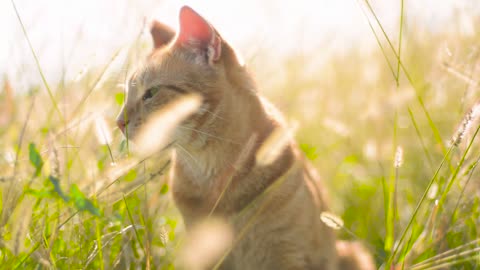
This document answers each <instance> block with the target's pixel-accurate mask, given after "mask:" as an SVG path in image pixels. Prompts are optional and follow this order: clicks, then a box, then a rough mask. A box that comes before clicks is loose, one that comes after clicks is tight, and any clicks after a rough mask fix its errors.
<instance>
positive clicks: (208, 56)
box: [117, 6, 245, 139]
mask: <svg viewBox="0 0 480 270" xmlns="http://www.w3.org/2000/svg"><path fill="white" fill-rule="evenodd" d="M179 21H180V27H179V31H178V33H175V31H173V30H172V29H171V28H169V27H168V26H166V25H163V24H161V23H159V22H156V21H154V22H153V23H152V24H151V28H150V33H151V35H152V39H153V45H154V46H153V51H152V52H151V54H150V55H149V57H148V58H147V59H146V61H145V63H144V65H143V66H142V67H140V68H139V69H137V70H136V71H135V72H134V73H133V75H132V76H131V77H130V79H129V80H128V81H127V86H126V87H127V93H128V94H127V98H126V102H125V104H124V106H123V108H122V111H121V112H120V114H119V116H118V118H117V125H118V127H119V128H120V130H121V131H122V132H123V133H124V134H126V135H127V137H129V138H130V139H131V138H134V137H135V136H136V135H137V133H138V132H139V130H140V129H141V128H142V126H143V125H144V124H145V122H146V121H147V120H148V119H149V117H150V116H151V115H152V114H154V113H155V112H156V111H159V110H161V109H162V108H165V106H167V104H170V103H171V102H173V101H174V100H176V99H178V98H181V97H183V96H185V95H188V94H197V95H199V96H200V97H201V99H202V105H201V106H200V108H199V109H198V110H197V111H196V112H195V113H193V114H192V115H190V116H189V117H188V118H187V119H186V120H184V121H183V122H182V123H181V126H182V127H184V128H183V129H181V130H180V129H177V130H176V131H175V134H176V136H180V135H181V136H183V137H188V136H194V134H192V131H193V130H199V129H202V128H205V127H203V125H205V124H206V123H207V122H209V120H210V118H211V117H213V116H214V115H212V112H214V111H215V110H216V108H217V106H219V104H220V103H221V101H222V98H223V97H224V96H225V94H226V92H225V91H226V89H231V88H235V87H233V86H234V85H236V84H241V81H245V80H244V79H243V78H241V77H242V76H243V75H242V74H243V73H244V69H243V66H242V65H241V64H240V63H239V61H238V60H237V57H236V55H235V53H234V51H233V50H232V49H231V47H230V46H229V45H228V44H227V43H226V42H225V41H224V40H223V39H222V38H221V36H220V35H219V34H218V32H217V31H216V30H215V29H214V28H213V27H212V26H211V24H210V23H208V22H207V21H206V20H205V19H204V18H202V17H201V16H200V15H199V14H197V13H196V12H195V11H194V10H193V9H191V8H190V7H186V6H185V7H183V8H182V9H181V10H180V15H179ZM174 139H178V138H174Z"/></svg>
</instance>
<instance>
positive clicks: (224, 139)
mask: <svg viewBox="0 0 480 270" xmlns="http://www.w3.org/2000/svg"><path fill="white" fill-rule="evenodd" d="M178 128H183V129H188V130H191V131H194V132H197V133H200V134H202V135H205V136H208V137H211V138H214V139H217V140H220V141H224V142H229V143H233V144H238V145H240V143H238V142H236V141H233V140H230V139H226V138H222V137H218V136H215V135H213V134H210V133H208V132H205V131H202V130H199V129H196V128H191V127H186V126H182V125H179V126H178Z"/></svg>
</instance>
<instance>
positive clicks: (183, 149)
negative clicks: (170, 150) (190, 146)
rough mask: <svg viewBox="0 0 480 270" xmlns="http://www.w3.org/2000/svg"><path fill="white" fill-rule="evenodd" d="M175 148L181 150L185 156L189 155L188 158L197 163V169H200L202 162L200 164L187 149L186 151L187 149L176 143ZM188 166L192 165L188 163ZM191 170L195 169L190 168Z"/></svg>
mask: <svg viewBox="0 0 480 270" xmlns="http://www.w3.org/2000/svg"><path fill="white" fill-rule="evenodd" d="M175 146H176V147H177V148H176V149H178V150H181V151H183V152H184V153H185V154H187V156H188V157H189V158H190V159H191V160H192V161H193V163H195V166H196V167H197V169H200V162H198V160H197V159H196V158H195V157H194V156H193V155H192V154H191V153H190V152H189V151H188V150H187V149H185V147H183V146H181V145H180V144H179V143H175ZM186 164H190V163H188V162H187V163H186ZM189 166H190V165H189ZM190 169H193V168H190Z"/></svg>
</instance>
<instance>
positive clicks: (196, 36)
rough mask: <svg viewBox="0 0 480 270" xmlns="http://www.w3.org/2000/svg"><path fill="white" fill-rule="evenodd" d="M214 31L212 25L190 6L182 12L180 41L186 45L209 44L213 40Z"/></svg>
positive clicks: (183, 8)
mask: <svg viewBox="0 0 480 270" xmlns="http://www.w3.org/2000/svg"><path fill="white" fill-rule="evenodd" d="M213 35H214V32H213V29H212V27H211V26H210V24H209V23H208V22H207V21H206V20H205V19H204V18H202V17H201V16H200V15H198V13H196V12H195V11H194V10H193V9H191V8H190V7H188V6H184V7H182V9H181V10H180V33H179V35H178V39H179V41H180V42H182V43H185V42H189V43H198V42H201V43H202V45H207V44H209V43H210V42H211V41H212V39H213Z"/></svg>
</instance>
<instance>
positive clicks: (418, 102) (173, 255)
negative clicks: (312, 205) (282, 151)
mask: <svg viewBox="0 0 480 270" xmlns="http://www.w3.org/2000/svg"><path fill="white" fill-rule="evenodd" d="M358 3H359V6H360V7H361V10H362V11H363V12H364V14H365V20H366V22H367V23H368V24H369V25H370V29H371V31H372V35H371V37H370V38H372V39H376V41H377V45H378V47H376V48H374V49H372V50H363V49H355V48H352V49H350V50H349V51H346V52H344V53H338V54H332V55H330V56H329V59H328V61H327V62H326V63H324V64H320V63H318V64H317V63H311V62H310V59H309V57H305V56H304V57H302V56H299V55H286V56H283V58H282V59H281V60H280V63H281V65H279V66H268V65H267V66H265V63H269V59H268V57H269V56H268V53H265V54H264V55H265V56H261V55H262V52H261V51H260V52H259V53H258V55H259V56H258V57H256V58H255V59H253V60H251V61H247V63H249V64H250V66H251V67H252V69H253V70H254V71H255V70H257V69H258V70H260V69H271V70H275V71H277V72H279V73H281V74H284V76H282V78H280V76H279V78H278V81H277V82H276V83H275V84H273V85H271V86H266V87H264V88H263V89H262V90H263V91H264V92H265V93H267V95H268V97H269V98H270V99H271V100H272V101H273V102H274V103H275V104H277V105H278V107H280V109H281V110H282V111H283V112H284V113H285V114H286V115H287V116H288V118H290V119H296V120H298V121H299V122H300V128H299V129H298V132H297V140H298V141H299V143H300V145H301V148H302V150H303V151H304V152H305V153H306V155H307V157H308V158H309V159H310V160H311V162H312V163H313V164H314V165H315V166H316V167H317V168H318V170H319V172H320V175H321V176H322V178H323V180H324V182H325V183H326V184H327V185H328V187H329V191H330V199H331V201H332V203H331V208H332V211H331V212H332V213H334V214H335V215H337V216H339V217H341V218H342V219H343V222H344V225H343V226H344V229H343V230H340V231H339V237H340V238H344V239H356V240H360V241H362V242H363V243H364V244H365V245H366V246H367V247H368V248H369V249H370V250H371V251H372V252H373V253H374V256H375V260H376V262H377V265H378V266H379V267H380V266H381V265H384V266H386V265H395V266H396V267H398V269H416V270H420V269H477V268H478V267H477V265H479V264H480V258H479V256H478V254H479V252H480V243H479V242H480V237H479V231H478V229H477V228H479V224H480V201H479V197H480V195H479V194H480V193H479V190H480V188H479V184H478V179H479V176H480V174H479V172H478V171H477V164H478V162H479V160H480V147H479V143H478V138H476V137H477V132H478V130H479V127H480V126H479V121H478V111H475V110H473V111H470V108H473V107H474V106H475V104H477V102H478V100H479V94H478V87H479V85H480V84H479V79H478V76H477V74H478V59H479V58H478V57H479V56H480V55H479V53H478V52H477V50H478V44H480V37H478V36H473V37H472V36H463V35H462V34H461V32H448V31H439V32H436V33H432V32H429V31H427V30H426V29H422V28H418V27H417V26H416V25H415V24H414V22H411V21H409V20H407V18H408V16H407V15H408V9H407V8H406V7H404V3H403V1H399V3H398V4H399V6H398V10H399V12H400V14H401V15H400V16H399V17H400V18H401V19H400V22H399V28H398V32H397V33H387V31H386V30H385V29H384V28H383V26H382V22H381V20H380V18H379V17H377V16H376V14H375V10H374V7H373V6H372V5H370V3H369V2H367V1H359V2H358ZM406 14H407V15H406ZM18 19H19V22H20V23H21V17H20V16H19V17H18ZM23 29H24V28H23ZM25 37H26V39H27V41H28V33H27V32H26V31H25ZM28 43H29V42H28ZM138 45H139V44H128V46H126V48H125V49H123V50H119V51H118V52H112V59H111V61H109V62H107V63H105V65H104V66H103V67H102V68H100V69H99V70H94V69H92V70H88V71H87V72H86V74H85V75H84V76H82V77H81V78H80V79H79V80H76V81H71V82H65V85H63V86H62V85H61V84H60V83H59V84H58V85H49V84H48V82H47V80H46V79H45V77H44V76H43V75H42V63H40V62H38V60H37V57H36V55H35V48H33V47H32V46H31V44H30V43H29V46H30V48H31V53H32V54H31V56H29V57H33V58H35V63H36V64H37V66H38V72H39V74H40V75H41V77H42V85H39V86H38V87H37V88H32V89H30V90H29V91H26V92H24V93H20V94H17V95H16V96H14V97H13V101H12V104H13V110H11V111H7V110H5V111H2V114H3V118H1V119H6V120H3V121H4V122H2V123H3V124H2V125H0V137H1V140H0V149H1V151H0V153H2V155H1V156H0V170H1V173H0V235H1V237H0V262H1V264H0V265H1V266H0V268H4V269H19V268H24V269H49V268H53V269H111V268H113V267H117V268H120V269H123V268H132V269H148V268H150V269H179V268H181V267H180V266H179V265H181V263H179V261H178V259H177V258H179V257H180V255H179V254H181V252H182V250H183V246H184V244H185V243H184V242H186V241H184V240H183V237H184V228H183V224H182V221H181V218H180V216H179V214H178V212H177V210H176V209H175V207H174V205H173V203H172V201H171V199H170V196H169V194H168V191H169V185H168V181H167V180H168V177H167V170H168V165H169V164H168V158H167V157H165V156H159V157H155V158H149V159H147V160H136V159H135V157H134V156H132V155H131V154H130V153H129V147H128V145H127V143H126V142H125V140H124V139H123V136H122V135H121V134H120V132H119V131H118V130H116V129H112V128H111V127H106V129H107V131H108V130H112V131H113V135H112V139H111V140H107V141H108V144H102V143H101V141H102V139H98V138H97V137H96V135H95V132H92V130H95V127H96V123H98V122H99V121H98V119H99V118H105V119H106V122H107V123H110V125H113V124H112V123H113V119H114V116H115V115H116V113H117V112H118V111H119V110H120V107H121V105H122V103H123V99H124V93H123V89H121V88H119V87H117V83H118V82H120V81H122V80H123V79H124V77H125V76H126V73H125V69H128V67H131V66H133V65H134V64H135V62H136V59H134V55H138V53H139V51H138V50H140V51H142V49H141V48H142V47H143V46H142V45H143V44H140V46H138ZM446 48H448V50H449V51H451V52H453V53H452V55H450V54H448V53H445V51H446ZM318 53H321V50H314V51H311V52H307V53H305V55H309V54H312V55H314V54H318ZM124 55H126V57H124ZM122 57H123V58H122ZM118 63H120V64H118ZM311 66H313V67H314V68H313V71H310V74H307V73H306V68H305V67H311ZM309 70H312V68H310V69H309ZM259 74H262V73H259ZM263 74H265V73H263ZM258 79H259V82H260V85H266V83H265V82H267V81H268V78H262V77H260V78H258ZM62 89H72V91H64V90H62ZM44 90H45V91H44ZM61 90H62V91H61ZM8 92H9V90H8V86H5V87H4V89H3V90H2V91H1V92H0V103H1V104H2V105H0V110H1V108H6V106H5V105H6V104H7V103H6V102H9V101H8V94H7V93H8ZM66 104H68V106H66ZM1 119H0V120H1ZM104 135H105V134H104ZM398 148H401V149H402V150H403V151H402V152H403V155H402V157H399V156H397V157H395V155H396V151H397V149H398ZM400 158H401V159H402V162H401V163H400V162H398V161H399V159H400ZM319 218H320V217H319ZM387 268H388V267H386V269H387Z"/></svg>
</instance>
